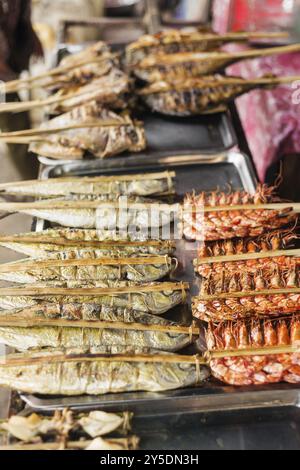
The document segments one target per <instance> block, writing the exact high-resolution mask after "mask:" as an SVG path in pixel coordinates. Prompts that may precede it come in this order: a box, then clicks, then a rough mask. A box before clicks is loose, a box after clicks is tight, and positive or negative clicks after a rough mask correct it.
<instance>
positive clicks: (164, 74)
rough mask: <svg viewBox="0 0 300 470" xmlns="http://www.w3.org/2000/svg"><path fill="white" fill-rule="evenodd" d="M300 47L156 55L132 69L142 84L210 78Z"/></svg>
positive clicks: (294, 50) (296, 45)
mask: <svg viewBox="0 0 300 470" xmlns="http://www.w3.org/2000/svg"><path fill="white" fill-rule="evenodd" d="M299 50H300V45H299V44H295V45H291V46H284V47H271V48H268V49H255V50H249V51H242V52H232V53H229V52H222V51H221V52H202V53H199V52H198V53H190V52H188V53H187V52H185V53H176V54H156V55H151V56H148V57H146V58H145V59H144V60H143V61H141V62H140V63H139V64H138V65H137V66H134V67H133V72H134V74H135V75H136V76H137V77H138V78H141V79H142V80H145V81H148V82H155V81H158V80H167V81H170V80H176V79H181V80H184V79H189V78H192V77H199V76H201V75H210V74H213V73H216V72H219V71H221V70H223V69H224V68H226V67H227V66H229V65H231V64H234V63H235V62H238V61H241V60H245V59H250V58H258V57H265V56H268V55H274V54H285V53H290V52H299Z"/></svg>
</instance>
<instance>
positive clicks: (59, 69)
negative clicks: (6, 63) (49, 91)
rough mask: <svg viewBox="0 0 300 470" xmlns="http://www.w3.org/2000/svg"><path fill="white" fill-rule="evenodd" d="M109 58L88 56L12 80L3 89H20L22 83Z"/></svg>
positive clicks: (7, 91)
mask: <svg viewBox="0 0 300 470" xmlns="http://www.w3.org/2000/svg"><path fill="white" fill-rule="evenodd" d="M110 58H113V56H107V57H101V58H90V59H86V60H83V61H80V62H77V63H73V64H69V65H64V66H59V67H55V68H54V69H52V70H48V71H47V72H43V73H41V74H39V75H34V76H31V77H26V78H20V79H18V80H12V81H10V82H7V83H6V84H5V91H6V93H11V92H13V91H17V90H18V89H20V87H22V85H24V87H26V85H28V84H31V83H33V82H37V81H39V80H43V79H49V77H53V76H57V75H58V76H59V75H63V74H64V73H65V72H69V71H70V70H75V69H77V68H80V67H84V66H86V65H90V64H101V63H102V62H105V61H107V60H109V59H110Z"/></svg>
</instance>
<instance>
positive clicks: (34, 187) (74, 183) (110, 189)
mask: <svg viewBox="0 0 300 470" xmlns="http://www.w3.org/2000/svg"><path fill="white" fill-rule="evenodd" d="M175 176H176V175H175V173H174V172H170V171H166V172H162V173H154V174H151V173H149V174H142V175H119V176H118V175H116V176H99V177H90V178H89V177H69V178H51V180H50V181H43V180H33V181H22V182H18V183H3V184H0V193H1V194H4V195H17V196H34V197H43V198H44V197H47V198H49V197H58V196H70V195H73V194H79V195H102V194H108V195H112V194H116V195H123V194H124V195H128V196H161V195H168V194H174V192H175V187H174V177H175Z"/></svg>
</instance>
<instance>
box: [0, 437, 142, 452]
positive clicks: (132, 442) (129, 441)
mask: <svg viewBox="0 0 300 470" xmlns="http://www.w3.org/2000/svg"><path fill="white" fill-rule="evenodd" d="M104 440H105V442H107V444H108V445H112V446H118V445H119V446H121V447H124V450H126V449H128V450H130V449H132V450H134V449H136V448H137V446H138V442H139V438H138V437H137V436H130V437H126V438H115V439H111V438H109V439H107V438H104ZM92 442H93V441H91V440H81V441H67V442H66V443H64V444H63V446H62V443H60V442H39V443H37V444H26V443H24V444H22V443H19V444H10V445H7V446H0V451H1V450H2V451H12V450H14V451H15V450H17V451H33V450H42V451H47V450H72V449H73V450H84V449H86V448H87V447H88V446H89V445H90V444H92Z"/></svg>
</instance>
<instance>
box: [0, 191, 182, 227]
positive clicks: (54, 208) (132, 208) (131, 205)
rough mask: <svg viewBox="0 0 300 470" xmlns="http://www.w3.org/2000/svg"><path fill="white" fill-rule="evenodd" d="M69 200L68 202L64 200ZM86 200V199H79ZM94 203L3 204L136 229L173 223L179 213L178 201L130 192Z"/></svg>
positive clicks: (62, 221)
mask: <svg viewBox="0 0 300 470" xmlns="http://www.w3.org/2000/svg"><path fill="white" fill-rule="evenodd" d="M65 202H66V203H67V204H64V203H65ZM79 202H83V201H79ZM88 202H89V203H92V204H89V203H87V204H77V203H76V200H70V201H66V200H63V201H62V200H59V201H55V200H53V199H49V200H43V201H39V202H36V203H19V204H17V205H14V204H12V205H10V203H7V205H6V204H5V203H4V204H5V206H4V204H2V205H1V208H2V209H4V207H5V208H6V210H7V211H8V212H9V211H11V212H19V213H22V214H28V215H32V216H33V217H38V218H40V219H44V220H48V221H49V222H51V223H55V224H59V225H61V226H63V227H73V228H84V229H85V228H86V229H94V228H96V229H97V230H99V229H100V230H116V229H120V230H121V231H122V230H127V229H128V228H131V230H132V229H133V227H134V228H135V229H136V230H144V229H145V228H147V229H150V228H151V229H156V228H159V227H163V226H168V227H170V224H171V223H172V222H173V221H174V218H175V217H176V216H177V214H179V205H178V204H161V203H159V202H157V201H154V200H149V199H147V200H146V199H143V198H132V199H128V198H127V197H126V196H120V197H119V198H118V197H116V196H115V197H114V201H109V200H108V202H105V201H103V200H101V198H97V199H96V200H94V201H88Z"/></svg>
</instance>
